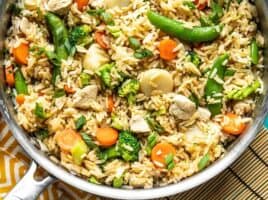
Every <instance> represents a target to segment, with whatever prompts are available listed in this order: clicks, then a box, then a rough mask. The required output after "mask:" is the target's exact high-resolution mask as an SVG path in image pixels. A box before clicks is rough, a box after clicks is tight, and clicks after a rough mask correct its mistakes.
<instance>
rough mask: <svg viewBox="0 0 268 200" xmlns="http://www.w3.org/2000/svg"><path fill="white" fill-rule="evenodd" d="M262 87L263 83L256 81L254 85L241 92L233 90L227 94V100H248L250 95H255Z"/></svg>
mask: <svg viewBox="0 0 268 200" xmlns="http://www.w3.org/2000/svg"><path fill="white" fill-rule="evenodd" d="M260 87H261V83H260V81H259V80H256V81H254V82H253V83H252V84H250V85H248V86H247V87H244V88H242V89H239V90H233V91H231V92H230V93H228V94H227V99H230V100H243V99H245V98H247V97H248V96H249V95H251V94H253V93H255V92H256V91H257V89H258V88H260Z"/></svg>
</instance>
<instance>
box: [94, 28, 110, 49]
mask: <svg viewBox="0 0 268 200" xmlns="http://www.w3.org/2000/svg"><path fill="white" fill-rule="evenodd" d="M94 37H95V40H96V42H97V43H98V44H99V45H100V46H101V47H102V48H104V49H109V47H110V46H109V43H108V41H107V38H106V35H105V33H104V32H99V31H97V32H96V33H95V36H94Z"/></svg>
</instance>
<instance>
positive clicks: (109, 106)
mask: <svg viewBox="0 0 268 200" xmlns="http://www.w3.org/2000/svg"><path fill="white" fill-rule="evenodd" d="M107 109H108V112H109V113H111V112H113V110H114V98H113V96H112V95H111V96H108V100H107Z"/></svg>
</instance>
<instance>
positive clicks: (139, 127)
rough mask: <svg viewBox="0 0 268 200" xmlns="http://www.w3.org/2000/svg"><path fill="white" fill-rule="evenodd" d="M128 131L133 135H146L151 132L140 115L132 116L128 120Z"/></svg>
mask: <svg viewBox="0 0 268 200" xmlns="http://www.w3.org/2000/svg"><path fill="white" fill-rule="evenodd" d="M130 130H131V131H133V132H134V133H146V132H150V131H151V129H150V127H149V125H148V123H147V122H146V120H145V119H144V118H143V117H142V116H140V115H134V116H133V117H132V118H131V119H130Z"/></svg>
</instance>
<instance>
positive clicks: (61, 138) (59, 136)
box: [54, 129, 82, 152]
mask: <svg viewBox="0 0 268 200" xmlns="http://www.w3.org/2000/svg"><path fill="white" fill-rule="evenodd" d="M54 138H55V140H56V143H57V144H58V145H59V147H60V148H61V149H62V150H63V151H66V152H70V151H71V150H72V148H73V147H74V146H75V145H76V144H77V143H78V142H80V141H81V140H82V138H81V136H80V135H79V134H78V133H77V132H75V131H74V130H72V129H64V130H62V131H58V132H57V133H56V134H55V136H54Z"/></svg>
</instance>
